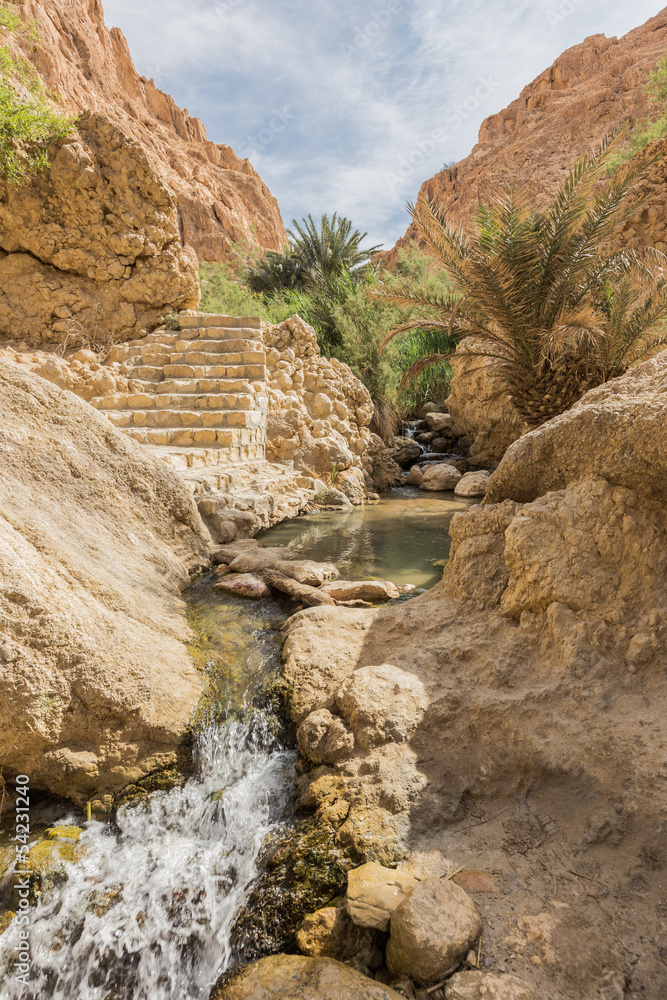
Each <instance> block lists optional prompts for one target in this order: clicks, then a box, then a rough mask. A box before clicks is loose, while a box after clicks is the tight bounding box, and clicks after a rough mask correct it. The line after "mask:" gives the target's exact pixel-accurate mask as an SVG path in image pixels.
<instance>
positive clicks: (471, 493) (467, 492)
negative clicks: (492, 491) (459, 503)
mask: <svg viewBox="0 0 667 1000" xmlns="http://www.w3.org/2000/svg"><path fill="white" fill-rule="evenodd" d="M489 476H490V473H489V472H486V470H481V471H480V472H466V474H465V475H464V476H463V477H462V478H461V479H460V480H459V481H458V483H457V484H456V486H455V487H454V493H455V494H456V496H457V497H483V496H484V494H485V493H486V484H487V483H488V481H489Z"/></svg>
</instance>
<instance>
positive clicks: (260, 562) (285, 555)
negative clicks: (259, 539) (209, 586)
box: [229, 546, 338, 587]
mask: <svg viewBox="0 0 667 1000" xmlns="http://www.w3.org/2000/svg"><path fill="white" fill-rule="evenodd" d="M229 568H230V569H231V571H232V572H233V573H260V572H262V570H265V569H275V570H277V571H278V572H279V573H282V574H283V575H284V576H289V577H290V578H291V579H292V580H296V581H297V582H298V583H305V584H306V585H307V586H309V587H319V586H320V585H321V584H323V583H324V582H325V581H326V580H331V579H332V577H335V576H337V575H338V570H337V569H336V567H335V566H334V565H333V563H317V562H314V561H313V560H312V559H293V558H292V553H291V552H290V551H289V549H282V548H269V547H267V548H262V547H261V546H258V547H257V548H253V549H247V550H245V551H242V552H241V553H240V554H239V555H237V556H235V557H234V558H233V559H232V561H231V562H230V564H229Z"/></svg>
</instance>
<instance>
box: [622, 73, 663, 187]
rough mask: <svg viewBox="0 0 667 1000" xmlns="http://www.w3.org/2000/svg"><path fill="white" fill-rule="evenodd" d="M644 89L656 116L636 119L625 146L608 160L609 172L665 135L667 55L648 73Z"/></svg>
mask: <svg viewBox="0 0 667 1000" xmlns="http://www.w3.org/2000/svg"><path fill="white" fill-rule="evenodd" d="M644 90H645V92H646V93H647V94H649V95H650V97H651V99H652V100H653V102H654V104H655V105H656V111H657V112H658V117H657V118H654V119H651V118H645V119H643V120H641V121H637V122H636V123H635V126H634V128H633V129H631V130H629V131H628V133H627V148H626V149H624V150H622V151H621V152H619V153H617V154H616V155H615V156H614V157H612V158H611V159H610V161H609V168H608V172H609V173H610V174H611V173H613V172H614V171H615V170H617V169H618V168H619V167H620V166H622V165H623V164H624V163H627V161H628V160H630V159H632V157H633V156H636V155H637V153H640V152H641V151H642V150H643V149H645V148H646V146H648V145H649V143H651V142H655V141H656V140H657V139H664V138H665V136H667V55H665V56H664V57H663V58H662V59H661V60H660V62H659V63H658V66H657V69H655V70H653V72H652V73H649V78H648V83H647V84H646V86H645V87H644Z"/></svg>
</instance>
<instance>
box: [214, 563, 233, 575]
mask: <svg viewBox="0 0 667 1000" xmlns="http://www.w3.org/2000/svg"><path fill="white" fill-rule="evenodd" d="M228 573H231V570H230V568H229V566H228V565H227V563H219V564H218V565H217V566H216V567H215V575H216V576H227V574H228Z"/></svg>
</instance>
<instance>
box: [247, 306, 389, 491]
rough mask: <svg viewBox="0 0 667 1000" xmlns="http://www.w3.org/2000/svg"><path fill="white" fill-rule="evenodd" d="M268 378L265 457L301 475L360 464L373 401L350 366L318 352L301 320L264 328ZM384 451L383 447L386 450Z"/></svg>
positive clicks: (313, 336) (368, 438)
mask: <svg viewBox="0 0 667 1000" xmlns="http://www.w3.org/2000/svg"><path fill="white" fill-rule="evenodd" d="M262 331H263V334H264V343H265V346H266V352H267V354H266V364H267V369H268V377H269V380H270V391H269V419H268V434H267V458H268V459H270V460H273V461H276V462H286V461H290V462H293V463H294V467H295V468H296V469H301V470H303V471H315V472H323V471H330V470H331V469H332V467H333V466H334V465H335V466H336V467H337V468H338V469H349V468H350V467H351V466H357V467H359V468H361V466H362V456H365V453H366V452H367V450H368V446H369V444H370V442H371V434H370V431H369V430H368V424H369V423H370V420H371V417H372V415H373V403H372V401H371V397H370V395H369V393H368V390H367V389H366V388H365V386H364V385H363V384H362V383H361V382H360V381H359V379H358V378H356V377H355V376H354V375H353V374H352V372H351V371H350V369H349V368H348V366H347V365H345V364H343V362H342V361H338V359H337V358H325V357H323V356H322V355H321V354H320V350H319V347H318V345H317V336H316V334H315V331H314V330H313V328H312V327H311V326H309V325H308V324H307V323H304V321H303V320H302V319H301V318H300V317H299V316H292V318H291V319H288V320H285V322H284V323H280V324H278V325H275V326H272V325H270V324H262ZM383 447H384V446H383Z"/></svg>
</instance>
